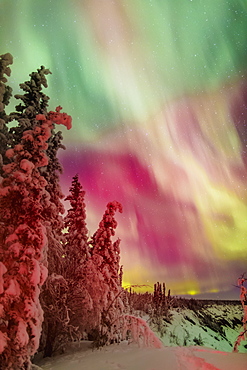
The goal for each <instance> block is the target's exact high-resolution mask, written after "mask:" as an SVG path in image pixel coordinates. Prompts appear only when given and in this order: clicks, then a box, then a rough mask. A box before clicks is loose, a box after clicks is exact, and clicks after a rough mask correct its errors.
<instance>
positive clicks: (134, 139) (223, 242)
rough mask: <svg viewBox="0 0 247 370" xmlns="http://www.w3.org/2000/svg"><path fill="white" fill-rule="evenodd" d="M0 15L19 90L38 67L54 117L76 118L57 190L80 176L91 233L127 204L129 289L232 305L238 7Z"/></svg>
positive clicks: (207, 0)
mask: <svg viewBox="0 0 247 370" xmlns="http://www.w3.org/2000/svg"><path fill="white" fill-rule="evenodd" d="M0 17H1V20H0V24H1V28H0V35H1V54H3V53H7V52H10V53H11V54H12V55H13V56H14V64H13V66H12V75H11V78H10V79H9V84H10V85H11V86H12V88H13V90H14V92H15V93H18V90H19V88H18V84H19V83H20V82H23V81H25V80H26V79H27V77H28V75H29V73H31V72H32V71H35V70H36V69H37V68H39V67H40V65H44V66H45V67H46V68H49V69H50V70H51V72H52V75H50V76H49V77H48V84H49V87H48V89H47V91H46V93H47V94H48V95H49V96H50V105H49V106H50V109H51V110H53V109H54V108H55V107H56V106H57V105H58V104H60V105H62V107H63V111H65V112H67V113H68V114H70V115H71V116H72V117H73V127H72V129H71V130H70V131H66V129H62V130H63V136H64V144H65V146H66V148H67V149H66V151H63V152H61V153H60V160H61V162H62V164H63V167H64V174H63V175H62V176H61V185H62V188H63V191H64V193H65V194H67V193H68V189H69V186H70V183H71V180H72V177H73V176H74V175H75V174H76V173H78V174H79V179H80V182H81V183H82V185H83V187H84V189H85V191H86V204H87V215H88V228H89V231H90V233H91V234H93V233H94V231H95V230H96V228H97V225H98V223H99V221H100V219H101V217H102V215H103V213H104V210H105V207H106V204H107V203H108V202H109V201H112V200H117V201H119V202H121V203H122V205H123V214H119V215H117V220H118V223H119V224H118V228H117V236H119V237H120V238H121V261H122V264H123V265H124V283H125V284H126V285H128V284H146V285H151V286H152V284H153V283H155V282H156V281H161V282H166V284H167V286H168V287H169V288H170V289H171V293H172V294H199V293H205V294H206V293H207V294H209V295H210V294H211V293H217V294H216V296H219V297H223V296H224V297H228V298H231V297H232V293H231V292H230V291H232V289H234V288H233V285H234V284H236V280H237V278H238V277H239V276H240V275H241V274H242V273H243V272H245V271H246V272H247V254H246V243H247V148H246V147H247V123H246V116H247V114H246V106H247V78H246V70H247V46H246V45H247V42H246V41H247V26H246V25H247V2H246V1H245V0H229V1H227V0H217V1H215V0H204V1H202V0H172V1H170V0H123V1H120V0H59V1H58V0H55V1H49V0H43V1H38V0H18V1H15V0H0ZM10 108H11V107H10ZM10 108H9V109H10ZM67 206H69V205H67ZM228 291H229V292H228ZM235 293H236V296H237V295H238V289H237V288H235ZM213 296H214V295H213V294H212V297H213Z"/></svg>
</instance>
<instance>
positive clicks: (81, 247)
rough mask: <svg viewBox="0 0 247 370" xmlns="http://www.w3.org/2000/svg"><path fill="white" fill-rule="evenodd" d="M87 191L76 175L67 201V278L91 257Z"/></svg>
mask: <svg viewBox="0 0 247 370" xmlns="http://www.w3.org/2000/svg"><path fill="white" fill-rule="evenodd" d="M84 196H85V191H84V190H83V189H82V186H81V184H80V182H79V180H78V175H75V176H74V177H73V180H72V186H71V188H70V195H68V196H67V197H66V198H65V200H68V201H70V205H71V208H70V209H69V210H68V213H67V215H66V216H65V218H64V227H65V228H67V232H66V234H65V248H64V251H65V259H64V262H65V272H64V273H65V276H66V278H69V279H70V278H72V277H73V276H75V275H76V274H77V272H78V270H80V269H81V265H82V264H83V262H84V261H85V259H87V258H88V257H89V256H90V253H89V246H88V230H87V226H86V206H85V201H84Z"/></svg>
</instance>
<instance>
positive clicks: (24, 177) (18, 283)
mask: <svg viewBox="0 0 247 370" xmlns="http://www.w3.org/2000/svg"><path fill="white" fill-rule="evenodd" d="M11 62H12V59H11V56H10V55H9V54H7V55H4V56H1V59H0V79H1V84H0V92H4V93H3V94H2V95H1V93H0V99H1V102H2V104H0V105H1V109H2V110H1V112H0V119H1V121H0V124H1V128H2V130H0V139H1V149H2V148H4V149H3V150H2V153H1V154H2V158H3V159H2V163H3V166H2V167H1V166H0V167H1V171H2V176H3V179H2V181H1V185H0V222H1V233H0V243H1V245H0V262H1V267H0V282H1V284H0V285H1V293H2V296H1V307H0V308H1V309H0V312H1V318H2V323H3V326H2V327H3V330H2V331H0V335H1V340H2V342H1V343H3V345H2V347H1V360H3V361H5V362H3V363H4V364H6V365H4V366H5V367H6V369H8V368H11V369H12V368H13V369H24V368H25V369H27V368H29V367H30V360H29V357H30V355H32V354H33V353H34V352H35V351H36V350H37V346H38V343H39V336H40V329H41V328H40V324H41V322H42V319H43V313H42V310H41V308H40V304H39V292H40V287H41V286H42V284H43V283H44V281H45V277H46V275H47V239H48V240H49V247H50V245H51V242H50V240H51V237H50V235H51V232H50V230H51V229H52V227H54V228H55V227H56V226H58V223H59V222H60V225H62V222H61V221H60V220H61V217H60V219H59V218H58V217H59V216H58V215H59V212H58V209H59V211H60V210H61V208H59V206H58V201H57V200H58V198H59V197H60V193H59V191H57V192H56V194H55V196H54V193H52V194H51V187H50V186H49V184H48V182H47V181H46V178H47V179H48V180H49V179H50V178H52V174H49V175H48V172H47V169H49V168H54V164H52V165H51V160H52V159H53V158H51V157H52V155H51V153H52V152H53V153H56V150H57V148H58V147H59V145H60V143H59V140H60V137H61V135H59V134H56V133H55V131H54V123H56V124H63V125H65V126H66V127H67V128H68V129H69V128H70V127H71V117H70V116H68V115H66V114H65V113H61V112H60V110H61V107H57V109H56V111H55V112H49V113H47V105H48V99H49V98H48V97H47V96H46V95H45V94H43V93H42V91H41V90H42V87H43V86H44V87H46V86H47V82H46V77H45V76H46V75H47V74H48V73H50V72H49V70H47V69H45V68H44V67H43V66H42V67H41V68H40V69H38V71H37V72H33V73H32V74H30V77H31V78H30V81H26V82H25V83H24V84H21V85H20V87H21V88H22V89H23V90H24V92H25V93H24V95H16V96H15V97H16V98H18V99H20V100H21V101H22V103H20V104H19V105H18V106H16V112H13V113H10V114H9V115H7V114H6V113H5V111H4V110H3V109H4V108H5V105H6V104H7V103H8V97H9V96H10V95H11V91H10V89H8V88H6V87H5V85H4V86H3V84H4V83H5V82H6V80H5V79H4V78H3V74H4V73H5V74H7V75H9V70H8V69H7V70H6V68H7V67H6V65H7V64H11ZM11 120H15V121H16V122H17V126H16V127H12V128H11V129H8V128H7V125H6V123H8V122H9V121H11ZM58 139H59V140H58ZM54 143H55V144H54ZM2 144H3V145H2ZM55 165H56V163H55ZM51 172H52V171H51ZM53 178H54V176H53ZM53 189H54V188H53ZM54 199H55V200H54ZM59 199H60V198H59ZM57 220H59V222H58V221H57ZM61 228H62V226H61ZM58 243H59V246H60V245H61V243H60V242H59V241H58ZM59 253H60V250H59V252H58V253H57V254H58V255H59ZM59 265H61V263H60V264H58V266H59ZM18 266H19V267H18ZM26 273H27V275H28V277H29V278H31V280H30V282H29V279H26V277H25V274H26ZM20 275H24V276H22V277H21V276H20ZM32 276H33V278H32ZM28 282H29V283H30V284H28ZM31 291H32V293H30V292H31ZM9 296H10V297H9ZM27 297H29V301H28V300H27V299H26V298H27ZM17 302H18V304H17ZM61 305H62V304H61ZM35 309H36V311H35ZM18 310H19V311H20V310H24V311H23V315H22V314H21V313H20V312H19V311H18ZM16 311H18V313H17V312H16ZM18 315H19V316H18ZM60 316H61V317H62V315H60ZM15 318H16V320H15ZM25 320H26V321H25ZM65 325H66V324H65ZM6 327H7V328H6ZM25 330H26V332H27V334H28V335H26V333H25ZM22 334H23V336H22V337H21V335H22ZM28 336H29V338H28ZM10 342H11V346H9V345H8V347H6V345H5V344H6V343H7V344H9V343H10ZM11 362H12V365H11Z"/></svg>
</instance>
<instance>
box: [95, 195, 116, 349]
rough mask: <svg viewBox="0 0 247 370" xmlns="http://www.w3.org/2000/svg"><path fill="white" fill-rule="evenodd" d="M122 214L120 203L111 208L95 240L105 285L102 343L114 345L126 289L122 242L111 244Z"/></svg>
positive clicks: (104, 216)
mask: <svg viewBox="0 0 247 370" xmlns="http://www.w3.org/2000/svg"><path fill="white" fill-rule="evenodd" d="M117 210H118V211H119V212H122V205H121V204H120V203H119V202H117V201H114V202H110V203H108V204H107V209H106V211H105V213H104V215H103V218H102V220H101V222H100V224H99V228H98V230H97V231H96V232H95V234H94V235H93V237H92V241H91V244H92V246H93V248H92V256H93V258H94V259H95V261H96V264H97V269H98V270H99V271H100V272H101V274H102V276H103V281H104V284H105V290H104V297H103V305H102V312H101V328H100V337H101V338H99V339H100V341H101V344H102V342H103V343H104V342H107V341H111V340H112V339H113V338H114V336H115V334H116V333H115V332H116V331H118V325H120V323H119V320H118V319H119V317H120V315H121V313H122V311H123V301H122V299H121V293H122V287H121V284H120V281H121V279H120V275H121V270H120V263H119V262H120V247H119V245H120V239H117V240H116V241H115V242H113V241H112V240H111V238H112V236H114V235H115V229H116V227H117V221H116V220H115V218H114V216H115V212H116V211H117Z"/></svg>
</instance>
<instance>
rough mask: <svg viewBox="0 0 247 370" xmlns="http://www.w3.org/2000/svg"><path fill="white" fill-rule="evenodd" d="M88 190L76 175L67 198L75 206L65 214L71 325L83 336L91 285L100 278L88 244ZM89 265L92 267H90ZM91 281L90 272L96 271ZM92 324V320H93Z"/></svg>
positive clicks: (88, 324)
mask: <svg viewBox="0 0 247 370" xmlns="http://www.w3.org/2000/svg"><path fill="white" fill-rule="evenodd" d="M84 196H85V191H84V190H83V189H82V186H81V184H80V182H79V179H78V175H75V176H74V177H73V180H72V186H71V187H70V195H68V196H67V197H66V198H65V200H68V201H69V202H70V206H71V208H70V209H69V210H68V213H67V215H66V216H65V218H64V227H65V228H66V229H67V232H66V233H65V234H64V241H65V243H64V258H63V270H64V277H65V278H66V281H67V284H68V293H67V303H66V304H67V307H68V310H69V318H70V325H71V327H73V328H75V327H77V328H78V330H77V335H78V336H79V337H83V333H84V332H85V331H89V330H90V329H91V328H90V320H89V318H88V315H89V313H90V312H91V311H92V309H93V308H92V298H91V297H90V295H89V291H88V290H89V287H91V285H92V284H93V281H94V280H95V279H96V280H97V272H96V271H95V266H94V265H93V264H92V263H91V262H89V261H88V259H89V258H90V253H89V246H88V230H87V227H86V208H85V202H84ZM88 269H89V271H88ZM92 273H93V276H91V281H89V279H88V277H89V276H88V274H90V275H92ZM91 327H92V324H91Z"/></svg>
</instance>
